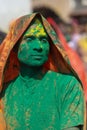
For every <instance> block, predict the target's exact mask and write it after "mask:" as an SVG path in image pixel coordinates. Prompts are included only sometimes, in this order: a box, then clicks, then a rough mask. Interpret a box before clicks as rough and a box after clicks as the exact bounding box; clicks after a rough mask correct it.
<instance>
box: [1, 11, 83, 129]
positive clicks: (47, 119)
mask: <svg viewBox="0 0 87 130" xmlns="http://www.w3.org/2000/svg"><path fill="white" fill-rule="evenodd" d="M1 45H2V46H1V47H0V51H1V56H0V90H1V93H0V130H83V129H85V100H84V93H83V87H82V83H81V81H80V79H79V78H78V75H77V74H76V72H75V71H74V70H73V69H72V67H71V65H70V63H69V60H68V57H67V55H66V52H65V51H64V49H63V48H62V46H61V43H60V42H59V41H58V39H57V35H56V33H55V31H54V30H53V29H52V27H51V26H50V24H49V23H48V22H47V20H46V19H45V18H44V17H43V16H42V15H41V14H40V13H33V14H30V15H25V16H22V17H20V18H18V19H17V20H16V21H14V22H13V24H12V25H11V27H10V30H9V32H8V34H7V36H6V38H5V40H4V41H3V43H2V44H1Z"/></svg>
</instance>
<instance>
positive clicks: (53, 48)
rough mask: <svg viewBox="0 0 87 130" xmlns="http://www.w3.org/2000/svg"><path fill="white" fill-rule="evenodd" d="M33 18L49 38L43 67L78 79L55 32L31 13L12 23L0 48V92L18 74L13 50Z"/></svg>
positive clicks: (17, 62)
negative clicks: (37, 20)
mask: <svg viewBox="0 0 87 130" xmlns="http://www.w3.org/2000/svg"><path fill="white" fill-rule="evenodd" d="M35 18H36V19H37V18H39V19H40V20H41V22H42V24H43V26H44V28H45V30H46V32H47V34H48V36H49V38H50V42H49V43H50V54H49V58H48V61H47V63H46V64H45V66H44V67H45V68H46V69H48V70H52V71H56V72H59V73H65V74H71V75H75V76H76V77H77V78H78V76H77V74H76V73H75V72H74V70H73V69H72V67H71V65H70V63H69V60H68V57H67V55H66V53H65V51H64V49H63V47H62V45H61V43H60V42H59V40H58V39H57V35H56V33H55V31H54V30H53V29H52V27H51V26H50V24H49V23H48V22H47V20H46V19H45V18H44V17H43V16H42V15H41V14H40V13H33V14H31V15H25V16H22V17H20V18H19V19H17V20H16V21H14V22H13V23H12V25H11V27H10V30H9V33H8V35H7V37H6V38H5V40H4V41H3V43H2V46H1V47H0V90H2V86H3V83H7V82H10V81H11V80H13V79H14V78H16V77H17V76H18V74H19V61H18V58H17V52H16V50H15V48H17V46H18V45H19V43H20V42H19V40H20V38H21V37H22V35H23V34H24V33H25V31H26V30H27V29H28V28H29V26H31V25H32V22H33V20H34V19H35Z"/></svg>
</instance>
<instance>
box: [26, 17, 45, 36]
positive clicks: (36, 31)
mask: <svg viewBox="0 0 87 130" xmlns="http://www.w3.org/2000/svg"><path fill="white" fill-rule="evenodd" d="M25 35H26V36H27V35H30V36H31V35H34V36H36V37H39V36H47V33H46V31H45V29H44V27H43V25H42V23H41V22H40V20H39V19H36V20H35V21H34V23H33V24H32V25H31V26H30V27H29V29H28V30H27V31H26V33H25Z"/></svg>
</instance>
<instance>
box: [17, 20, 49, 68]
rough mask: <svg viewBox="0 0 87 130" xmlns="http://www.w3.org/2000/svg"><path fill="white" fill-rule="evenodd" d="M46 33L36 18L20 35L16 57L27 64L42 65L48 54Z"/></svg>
mask: <svg viewBox="0 0 87 130" xmlns="http://www.w3.org/2000/svg"><path fill="white" fill-rule="evenodd" d="M49 49H50V45H49V41H48V35H47V33H46V32H45V29H44V27H43V25H42V23H41V22H40V21H39V20H38V19H36V20H35V22H34V23H33V24H32V25H31V26H30V27H29V28H28V30H27V31H26V32H25V34H24V35H23V37H22V40H21V43H20V46H19V50H18V59H19V61H21V62H22V63H24V64H26V65H29V66H37V67H39V66H42V65H43V64H44V63H45V62H46V61H47V60H48V55H49Z"/></svg>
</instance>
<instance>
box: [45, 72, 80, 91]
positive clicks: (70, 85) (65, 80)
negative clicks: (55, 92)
mask: <svg viewBox="0 0 87 130" xmlns="http://www.w3.org/2000/svg"><path fill="white" fill-rule="evenodd" d="M47 75H49V77H50V79H52V80H55V81H56V84H57V86H58V89H59V88H60V89H63V90H70V89H75V90H80V91H82V89H83V88H82V85H81V82H80V81H79V80H78V79H77V78H76V77H75V76H73V75H69V74H62V73H57V72H53V71H48V73H47Z"/></svg>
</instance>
